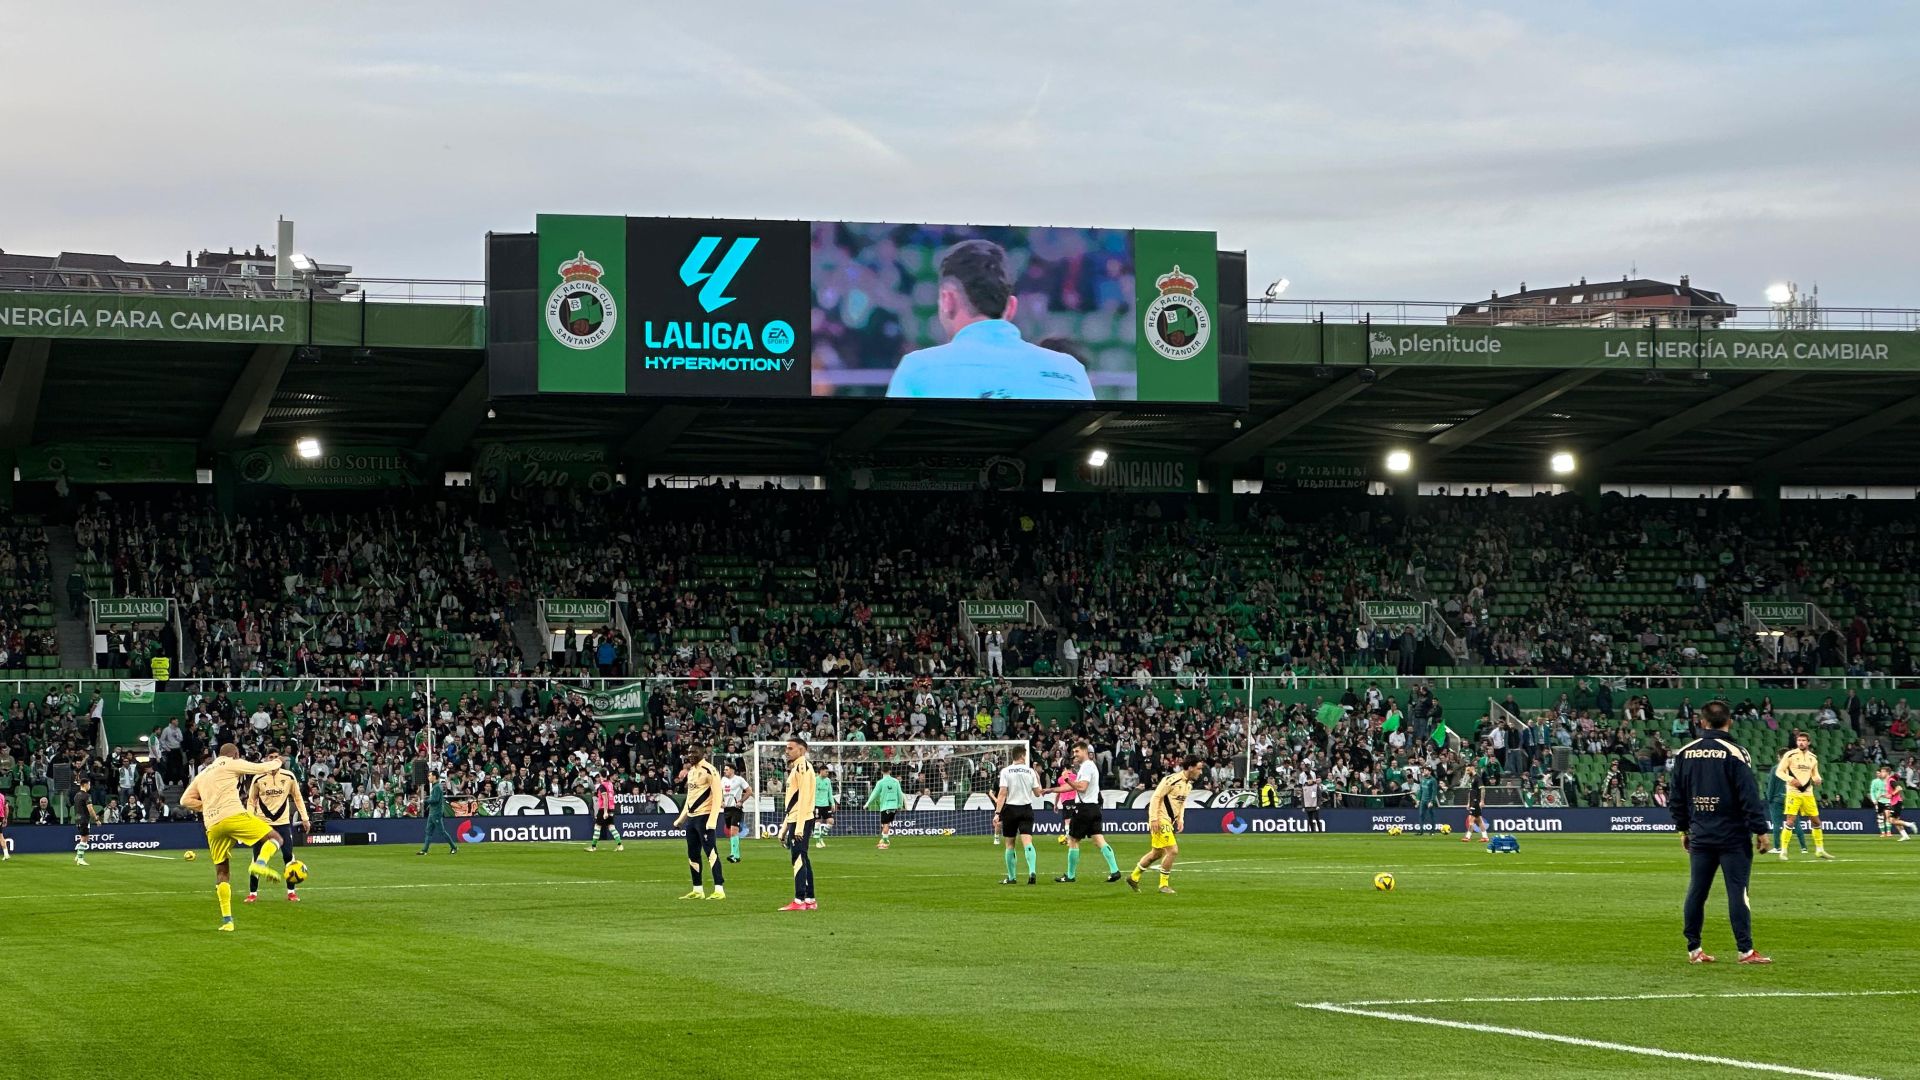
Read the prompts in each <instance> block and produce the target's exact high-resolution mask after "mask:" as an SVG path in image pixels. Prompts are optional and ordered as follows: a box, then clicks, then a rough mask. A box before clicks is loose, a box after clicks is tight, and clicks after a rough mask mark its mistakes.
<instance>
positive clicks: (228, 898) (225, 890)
mask: <svg viewBox="0 0 1920 1080" xmlns="http://www.w3.org/2000/svg"><path fill="white" fill-rule="evenodd" d="M213 895H215V896H217V897H219V898H220V917H221V918H223V919H231V918H233V886H232V885H230V884H228V883H226V882H224V881H223V882H221V883H220V884H218V885H215V886H214V887H213Z"/></svg>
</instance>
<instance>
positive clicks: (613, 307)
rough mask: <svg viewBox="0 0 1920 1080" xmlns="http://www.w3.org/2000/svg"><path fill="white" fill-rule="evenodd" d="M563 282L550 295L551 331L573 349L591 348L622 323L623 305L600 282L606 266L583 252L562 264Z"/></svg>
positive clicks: (560, 271) (561, 276)
mask: <svg viewBox="0 0 1920 1080" xmlns="http://www.w3.org/2000/svg"><path fill="white" fill-rule="evenodd" d="M558 272H559V274H560V284H559V285H556V286H554V290H553V291H552V292H551V293H548V294H547V332H548V333H549V334H552V335H553V340H555V341H557V342H559V343H560V344H562V345H565V346H566V347H567V348H569V349H591V348H594V347H595V346H597V345H599V344H600V343H601V342H603V341H605V340H607V338H609V337H611V336H612V334H613V328H614V327H615V326H618V325H619V324H620V307H619V305H618V304H617V303H615V302H614V299H613V294H612V293H610V292H608V291H607V288H606V286H604V285H602V284H600V277H601V275H602V274H605V273H606V268H605V267H603V266H601V265H600V264H599V263H597V262H594V261H593V260H592V259H589V258H587V253H586V252H584V251H582V252H580V253H579V254H578V255H575V256H574V257H573V258H571V259H568V260H567V261H566V262H563V263H561V264H560V267H559V271H558Z"/></svg>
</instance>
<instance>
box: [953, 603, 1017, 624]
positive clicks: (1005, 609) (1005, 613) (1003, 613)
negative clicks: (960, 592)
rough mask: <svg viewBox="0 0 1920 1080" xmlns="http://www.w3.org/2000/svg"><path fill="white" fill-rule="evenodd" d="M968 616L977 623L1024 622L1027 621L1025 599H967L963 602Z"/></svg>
mask: <svg viewBox="0 0 1920 1080" xmlns="http://www.w3.org/2000/svg"><path fill="white" fill-rule="evenodd" d="M962 606H964V607H965V608H966V612H967V618H969V619H971V620H973V621H974V622H977V623H1011V622H1017V623H1023V622H1026V621H1027V606H1028V605H1027V602H1026V601H1025V600H967V601H963V602H962Z"/></svg>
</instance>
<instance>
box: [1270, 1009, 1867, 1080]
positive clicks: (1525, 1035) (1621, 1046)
mask: <svg viewBox="0 0 1920 1080" xmlns="http://www.w3.org/2000/svg"><path fill="white" fill-rule="evenodd" d="M1699 996H1701V997H1717V996H1720V995H1715V994H1702V995H1699ZM1836 996H1837V995H1836ZM1574 1000H1579V999H1574ZM1589 1000H1591V999H1589ZM1601 1000H1605V999H1601ZM1300 1008H1303V1009H1317V1010H1319V1011H1320V1012H1330V1013H1341V1014H1344V1015H1347V1016H1360V1017H1365V1018H1367V1019H1369V1020H1392V1021H1395V1022H1397V1023H1402V1024H1426V1025H1428V1026H1431V1027H1443V1028H1452V1029H1454V1030H1455V1031H1471V1032H1475V1033H1477V1034H1482V1035H1506V1036H1509V1037H1511V1038H1516V1039H1531V1040H1533V1041H1535V1042H1550V1043H1559V1044H1561V1045H1563V1046H1578V1047H1583V1048H1586V1049H1589V1050H1611V1051H1614V1052H1616V1053H1621V1054H1638V1055H1639V1056H1641V1057H1652V1058H1662V1059H1665V1060H1667V1061H1691V1062H1697V1063H1699V1064H1702V1065H1723V1066H1726V1067H1727V1068H1730V1069H1745V1070H1747V1071H1748V1072H1762V1073H1774V1074H1776V1075H1780V1076H1810V1077H1814V1078H1815V1080H1875V1078H1874V1077H1870V1076H1859V1075H1856V1074H1854V1073H1836V1072H1822V1071H1820V1070H1818V1069H1798V1068H1795V1067H1793V1066H1791V1065H1775V1064H1773V1063H1771V1062H1766V1061H1745V1060H1742V1059H1740V1058H1730V1057H1720V1056H1718V1055H1715V1054H1690V1053H1687V1052H1685V1051H1682V1050H1663V1049H1661V1048H1660V1047H1657V1046H1635V1045H1633V1044H1631V1043H1618V1042H1609V1041H1607V1040H1604V1039H1583V1038H1580V1037H1579V1036H1577V1035H1556V1034H1554V1033H1553V1032H1550V1031H1531V1030H1529V1029H1527V1028H1514V1027H1501V1026H1499V1025H1497V1024H1476V1023H1472V1022H1470V1021H1466V1020H1443V1019H1441V1018H1439V1017H1437V1016H1420V1015H1417V1014H1415V1013H1402V1012H1386V1011H1383V1010H1380V1009H1361V1008H1355V1007H1353V1006H1351V1005H1338V1004H1335V1003H1333V1002H1330V1001H1321V1002H1312V1003H1308V1002H1301V1003H1300Z"/></svg>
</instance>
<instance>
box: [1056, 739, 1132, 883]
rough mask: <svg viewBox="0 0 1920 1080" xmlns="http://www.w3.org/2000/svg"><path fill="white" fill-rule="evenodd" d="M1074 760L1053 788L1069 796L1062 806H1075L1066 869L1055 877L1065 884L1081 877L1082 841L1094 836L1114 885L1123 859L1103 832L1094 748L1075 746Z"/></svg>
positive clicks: (1109, 878) (1068, 826)
mask: <svg viewBox="0 0 1920 1080" xmlns="http://www.w3.org/2000/svg"><path fill="white" fill-rule="evenodd" d="M1073 763H1074V771H1073V772H1071V773H1064V774H1062V776H1061V780H1060V786H1059V787H1056V788H1054V789H1053V792H1054V793H1055V794H1058V795H1060V796H1061V797H1062V798H1063V800H1064V799H1068V798H1069V797H1070V799H1071V802H1063V803H1062V805H1071V806H1072V807H1073V817H1072V818H1071V819H1070V820H1069V821H1068V822H1067V872H1066V873H1064V874H1062V875H1060V876H1059V877H1057V878H1054V879H1053V880H1054V881H1057V882H1062V883H1065V882H1070V881H1075V880H1077V879H1078V877H1079V873H1080V842H1081V841H1083V840H1088V839H1091V840H1092V841H1093V846H1094V847H1097V848H1099V849H1100V857H1101V858H1103V859H1105V860H1107V883H1108V884H1109V885H1111V884H1112V883H1114V882H1116V881H1119V880H1120V861H1119V860H1118V859H1116V858H1114V855H1113V848H1111V847H1109V846H1108V845H1107V838H1106V835H1105V834H1104V833H1103V832H1102V831H1101V824H1100V766H1098V765H1096V764H1094V763H1093V747H1091V746H1089V745H1087V744H1086V743H1081V744H1079V745H1078V746H1075V747H1074V748H1073Z"/></svg>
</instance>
